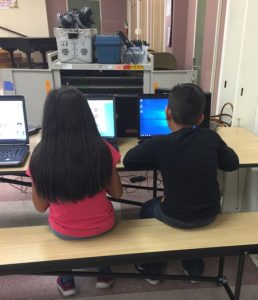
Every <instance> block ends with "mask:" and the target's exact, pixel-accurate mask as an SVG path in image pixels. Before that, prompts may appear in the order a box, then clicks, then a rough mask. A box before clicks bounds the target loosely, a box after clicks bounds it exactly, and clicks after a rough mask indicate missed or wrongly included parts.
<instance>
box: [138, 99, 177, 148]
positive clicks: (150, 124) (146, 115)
mask: <svg viewBox="0 0 258 300" xmlns="http://www.w3.org/2000/svg"><path fill="white" fill-rule="evenodd" d="M167 104H168V95H156V94H149V95H147V94H145V95H140V96H139V97H138V103H137V110H138V120H139V133H138V138H139V141H140V142H141V141H143V140H145V139H148V138H150V137H151V136H154V135H164V134H168V133H171V129H170V128H169V127H168V124H167V120H166V115H165V108H166V106H167Z"/></svg>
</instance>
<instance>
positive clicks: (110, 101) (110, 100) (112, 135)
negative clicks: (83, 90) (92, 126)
mask: <svg viewBox="0 0 258 300" xmlns="http://www.w3.org/2000/svg"><path fill="white" fill-rule="evenodd" d="M87 101H88V104H89V106H90V109H91V111H92V114H93V116H94V119H95V122H96V125H97V127H98V130H99V133H100V135H101V137H102V138H103V139H105V140H106V141H107V142H109V143H110V144H111V145H112V146H113V147H115V148H116V149H118V145H117V136H116V120H115V98H114V97H113V96H95V95H94V96H93V95H88V96H87Z"/></svg>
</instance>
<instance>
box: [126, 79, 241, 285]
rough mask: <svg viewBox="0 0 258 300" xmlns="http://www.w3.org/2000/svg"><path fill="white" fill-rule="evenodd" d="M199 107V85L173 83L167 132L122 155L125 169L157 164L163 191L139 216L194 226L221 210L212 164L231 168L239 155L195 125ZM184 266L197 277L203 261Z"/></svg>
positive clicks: (148, 268)
mask: <svg viewBox="0 0 258 300" xmlns="http://www.w3.org/2000/svg"><path fill="white" fill-rule="evenodd" d="M204 106H205V95H204V93H203V91H202V89H201V88H200V87H198V86H197V85H194V84H191V83H185V84H180V85H177V86H175V87H174V88H173V89H172V90H171V94H170V95H169V100H168V105H167V107H166V111H165V114H166V119H167V122H168V126H169V128H170V129H171V131H172V133H170V134H168V135H163V136H156V137H152V138H150V139H149V140H147V141H145V142H144V143H141V144H139V145H137V146H136V147H134V148H133V149H131V150H130V151H128V152H127V154H126V155H125V158H124V161H123V163H124V166H125V168H126V169H128V170H139V169H157V170H159V171H160V173H161V176H162V178H163V184H164V196H163V197H157V198H155V199H152V200H149V201H147V202H146V203H145V204H144V205H143V207H142V209H141V212H140V218H157V219H159V220H160V221H162V222H164V223H166V224H168V225H170V226H173V227H177V228H196V227H200V226H206V225H208V224H210V223H212V222H213V221H214V219H215V218H216V215H217V214H218V213H219V212H220V197H221V196H220V190H219V184H218V181H217V169H218V168H219V169H221V170H223V171H233V170H236V169H237V168H238V165H239V160H238V157H237V155H236V153H235V152H234V151H233V150H232V149H231V148H229V147H228V146H227V145H226V144H225V142H224V141H223V140H222V139H221V138H220V136H219V135H218V134H217V133H216V132H214V131H211V130H209V129H206V128H200V127H198V125H199V124H201V122H202V120H203V118H204V116H203V110H204ZM171 238H173V237H171ZM183 268H184V271H185V273H186V274H188V275H191V276H201V274H202V272H203V270H204V264H203V261H202V260H184V261H183ZM138 270H139V271H141V272H143V273H152V274H157V273H159V272H160V271H161V266H160V265H159V264H143V265H138ZM147 280H148V282H149V283H152V284H157V283H159V280H153V279H147Z"/></svg>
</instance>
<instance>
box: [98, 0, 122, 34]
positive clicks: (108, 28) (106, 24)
mask: <svg viewBox="0 0 258 300" xmlns="http://www.w3.org/2000/svg"><path fill="white" fill-rule="evenodd" d="M101 13H102V33H103V34H109V33H116V31H118V30H123V29H124V22H126V21H127V0H119V1H117V0H102V1H101Z"/></svg>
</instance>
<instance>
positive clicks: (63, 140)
mask: <svg viewBox="0 0 258 300" xmlns="http://www.w3.org/2000/svg"><path fill="white" fill-rule="evenodd" d="M119 159H120V154H119V153H118V152H117V151H116V150H115V149H114V148H113V147H112V146H111V145H109V144H108V143H107V142H105V141H104V140H103V139H102V138H101V136H100V134H99V132H98V129H97V126H96V123H95V120H94V117H93V115H92V113H91V110H90V107H89V105H88V103H87V100H86V98H85V96H84V95H83V94H82V93H81V92H79V91H78V90H76V89H72V88H60V89H57V90H52V91H51V92H50V93H49V95H48V96H47V99H46V102H45V107H44V115H43V124H42V137H41V141H40V143H39V144H38V145H37V147H36V148H35V150H34V151H33V154H32V157H31V160H30V166H29V169H28V171H27V174H28V175H29V176H31V177H32V199H33V203H34V206H35V208H36V209H37V210H38V211H39V212H45V211H46V210H47V209H48V208H49V217H48V221H49V226H50V229H51V230H52V231H53V233H54V234H55V235H57V236H58V237H60V238H63V239H81V238H89V237H93V236H97V235H100V234H103V233H105V232H107V231H109V230H110V229H111V228H112V227H113V226H114V223H115V218H114V210H113V206H112V204H111V202H110V201H109V200H108V199H107V197H106V193H108V194H110V195H111V196H112V197H114V198H119V197H121V195H122V185H121V181H120V178H119V176H118V172H117V170H116V163H117V162H118V161H119ZM103 269H105V270H103ZM107 269H108V270H109V268H102V270H101V271H102V272H108V270H107ZM109 271H110V270H109ZM112 283H113V279H112V278H108V277H107V278H98V279H97V283H96V287H98V288H107V287H110V286H111V285H112ZM57 288H58V290H59V291H61V293H62V294H63V296H71V295H74V294H75V293H76V289H75V283H74V278H73V276H59V277H58V278H57Z"/></svg>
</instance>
